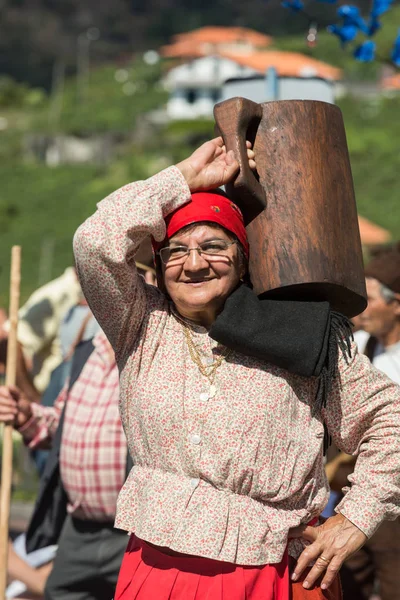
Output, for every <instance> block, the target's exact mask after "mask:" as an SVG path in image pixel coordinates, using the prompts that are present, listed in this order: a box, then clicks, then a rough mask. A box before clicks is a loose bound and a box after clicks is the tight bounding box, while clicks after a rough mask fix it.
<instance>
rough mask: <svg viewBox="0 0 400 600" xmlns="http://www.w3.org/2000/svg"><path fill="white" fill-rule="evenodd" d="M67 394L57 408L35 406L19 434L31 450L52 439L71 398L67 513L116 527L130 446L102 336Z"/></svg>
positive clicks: (65, 437) (64, 451) (65, 438)
mask: <svg viewBox="0 0 400 600" xmlns="http://www.w3.org/2000/svg"><path fill="white" fill-rule="evenodd" d="M93 343H94V346H95V350H94V352H93V353H92V354H91V355H90V357H89V359H88V360H87V362H86V364H85V366H84V368H83V370H82V372H81V374H80V376H79V378H78V379H77V381H76V382H75V384H74V385H73V386H72V389H71V390H70V392H69V393H68V383H67V384H66V385H65V386H64V388H63V390H62V391H61V392H60V395H59V396H58V398H57V400H56V401H55V404H54V406H53V407H46V406H41V405H40V404H34V405H32V410H33V417H32V419H30V421H29V422H28V423H27V424H26V425H25V426H24V427H23V428H21V429H20V432H21V433H22V435H23V437H24V439H25V440H26V441H27V443H28V445H29V447H30V448H37V447H40V446H43V445H44V443H45V442H46V441H47V440H48V439H49V438H50V439H51V438H52V437H53V435H54V433H55V431H56V429H57V426H58V422H59V420H60V415H61V412H62V409H63V407H64V404H65V401H66V399H67V397H68V404H67V408H66V413H65V420H64V426H63V434H62V440H61V452H60V469H61V477H62V481H63V484H64V488H65V490H66V492H67V494H68V498H69V501H70V503H69V509H68V510H69V512H70V513H73V514H74V516H76V517H78V518H81V519H89V520H92V521H112V520H113V519H114V517H115V511H116V502H117V497H118V492H119V491H120V489H121V487H122V485H123V483H124V480H125V468H126V453H127V447H126V441H125V436H124V433H123V429H122V426H121V421H120V417H119V412H118V401H119V381H118V368H117V366H116V363H115V358H114V354H113V351H112V349H111V346H110V345H109V343H108V341H107V338H106V336H105V335H104V333H102V332H101V333H99V334H98V335H97V336H96V337H95V338H94V340H93Z"/></svg>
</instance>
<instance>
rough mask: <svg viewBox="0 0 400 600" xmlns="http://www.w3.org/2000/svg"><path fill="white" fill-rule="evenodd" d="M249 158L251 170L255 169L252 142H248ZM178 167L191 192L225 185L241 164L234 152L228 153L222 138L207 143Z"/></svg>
mask: <svg viewBox="0 0 400 600" xmlns="http://www.w3.org/2000/svg"><path fill="white" fill-rule="evenodd" d="M247 156H248V159H249V166H250V168H251V169H255V168H256V163H255V161H254V152H253V150H252V149H251V144H250V142H247ZM176 166H177V167H178V169H179V170H180V171H181V173H182V175H183V176H184V178H185V179H186V182H187V184H188V186H189V188H190V191H191V192H195V191H199V190H210V189H212V188H217V187H219V186H221V185H225V184H226V183H228V182H229V181H231V180H232V179H233V178H234V177H235V175H237V173H238V171H239V163H238V161H237V160H236V158H235V156H234V154H233V152H232V151H229V152H227V151H226V148H225V146H224V142H223V139H222V137H217V138H214V139H213V140H210V141H209V142H206V143H205V144H203V145H202V146H200V148H197V150H195V151H194V152H193V154H192V155H191V156H189V158H186V159H185V160H183V161H182V162H180V163H178V164H177V165H176Z"/></svg>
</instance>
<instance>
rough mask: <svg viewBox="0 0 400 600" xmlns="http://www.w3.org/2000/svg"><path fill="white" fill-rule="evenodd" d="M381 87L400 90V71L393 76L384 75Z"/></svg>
mask: <svg viewBox="0 0 400 600" xmlns="http://www.w3.org/2000/svg"><path fill="white" fill-rule="evenodd" d="M381 87H382V88H383V89H384V90H400V73H397V74H396V75H392V76H391V77H384V79H382V81H381Z"/></svg>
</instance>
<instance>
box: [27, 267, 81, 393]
mask: <svg viewBox="0 0 400 600" xmlns="http://www.w3.org/2000/svg"><path fill="white" fill-rule="evenodd" d="M82 298H83V295H82V290H81V287H80V285H79V281H78V279H77V277H76V272H75V268H74V267H68V268H67V269H66V270H65V271H64V273H63V274H62V275H60V277H57V279H54V280H53V281H50V282H49V283H46V284H45V285H43V286H42V287H40V288H39V289H37V290H36V291H34V292H33V294H32V295H31V296H30V297H29V298H28V300H27V301H26V302H25V304H24V305H23V306H22V307H21V309H20V311H19V315H18V319H19V322H18V341H19V342H20V343H21V345H22V348H23V351H24V354H25V357H26V359H27V362H28V370H29V371H30V373H31V375H32V377H33V384H34V386H35V388H36V389H37V390H38V391H39V392H40V393H43V392H44V390H45V389H46V388H47V386H48V384H49V381H50V376H51V373H52V371H53V370H54V369H55V368H56V367H57V366H58V365H59V364H60V363H61V361H62V354H61V347H60V339H59V332H60V325H61V322H62V319H63V318H64V316H65V315H66V313H67V311H68V310H69V309H70V308H71V307H72V306H75V305H77V304H79V302H80V301H81V300H82Z"/></svg>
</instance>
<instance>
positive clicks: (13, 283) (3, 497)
mask: <svg viewBox="0 0 400 600" xmlns="http://www.w3.org/2000/svg"><path fill="white" fill-rule="evenodd" d="M20 282H21V246H13V247H12V251H11V279H10V314H9V321H10V331H9V334H8V346H7V367H6V385H15V382H16V378H17V326H18V308H19V290H20ZM12 456H13V425H12V423H10V424H8V423H7V424H6V425H4V427H3V456H2V465H1V490H0V598H1V600H5V597H6V596H5V592H6V587H7V558H8V530H9V523H8V522H9V517H10V497H11V485H12V468H13V467H12Z"/></svg>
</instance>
